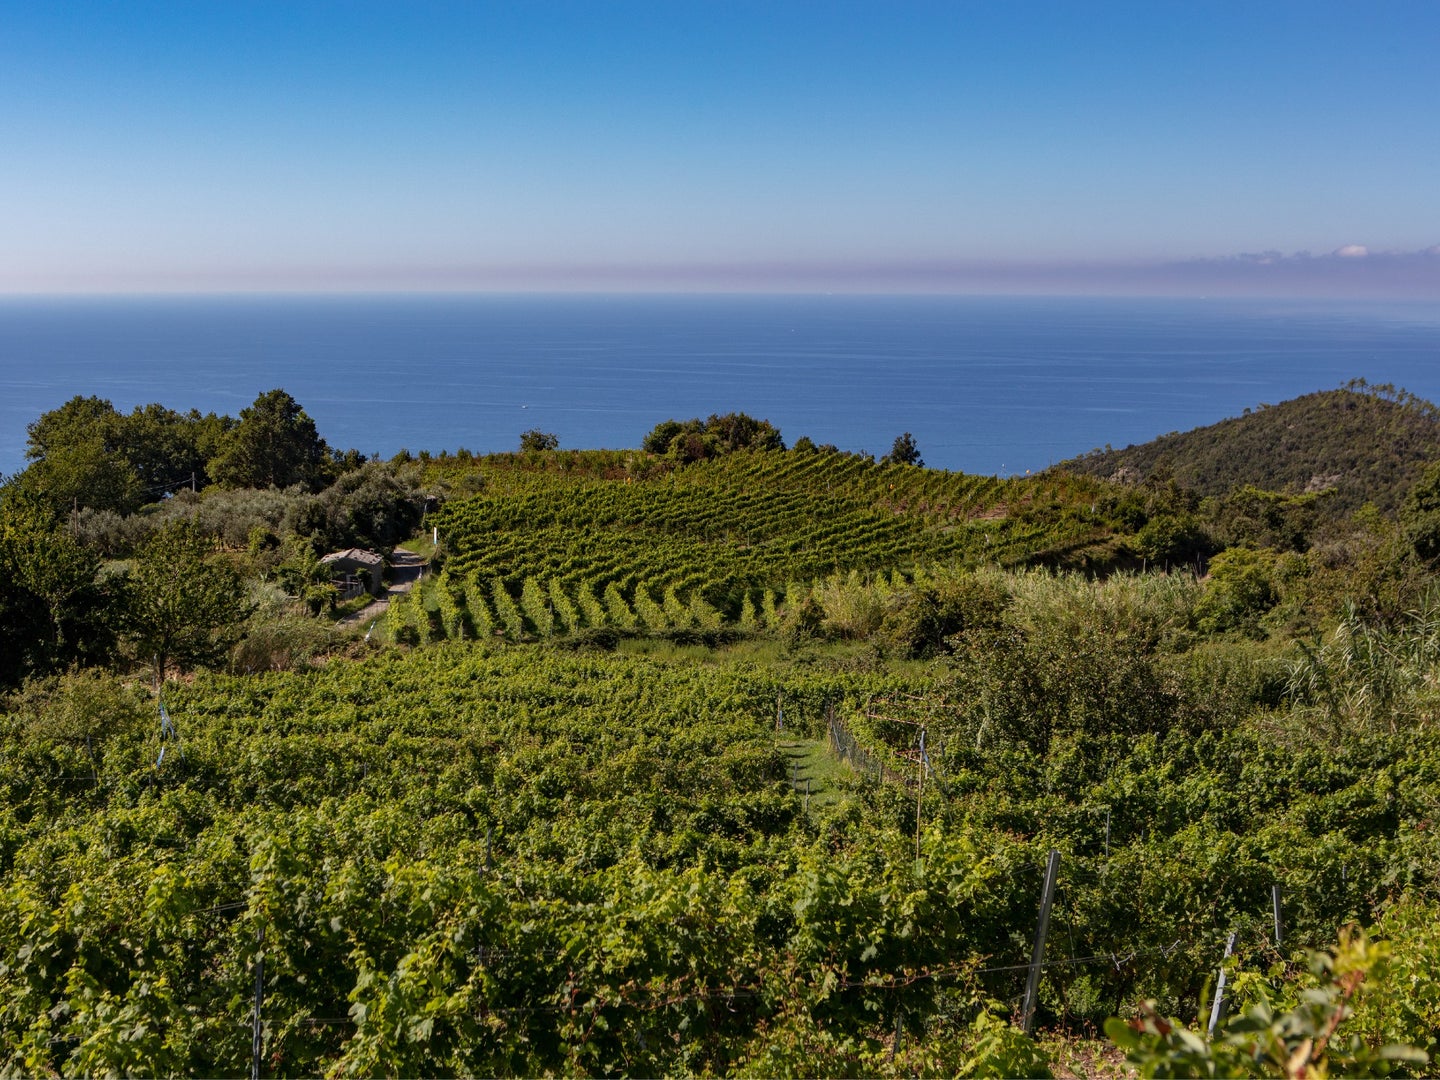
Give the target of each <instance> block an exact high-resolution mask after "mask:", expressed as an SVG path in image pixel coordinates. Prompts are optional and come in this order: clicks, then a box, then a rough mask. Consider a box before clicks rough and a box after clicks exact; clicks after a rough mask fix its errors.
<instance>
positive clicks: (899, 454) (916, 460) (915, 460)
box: [881, 431, 925, 468]
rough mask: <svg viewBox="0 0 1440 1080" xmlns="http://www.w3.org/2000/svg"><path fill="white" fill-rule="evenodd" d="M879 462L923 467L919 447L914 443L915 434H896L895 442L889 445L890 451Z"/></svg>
mask: <svg viewBox="0 0 1440 1080" xmlns="http://www.w3.org/2000/svg"><path fill="white" fill-rule="evenodd" d="M881 463H882V464H885V463H889V464H891V465H915V466H918V467H921V468H923V467H924V465H925V462H924V461H922V460H921V459H920V448H919V447H918V446H916V445H915V436H913V435H911V434H910V432H908V431H907V432H905V434H904V435H899V436H896V438H895V442H894V444H893V445H891V447H890V453H889V454H887V455H886V456H885V457H884V458H882V459H881Z"/></svg>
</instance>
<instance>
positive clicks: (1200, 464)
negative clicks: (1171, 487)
mask: <svg viewBox="0 0 1440 1080" xmlns="http://www.w3.org/2000/svg"><path fill="white" fill-rule="evenodd" d="M1437 458H1440V412H1437V410H1436V408H1435V406H1434V405H1432V404H1430V403H1429V402H1428V401H1423V400H1421V399H1420V398H1417V397H1415V396H1414V395H1412V394H1409V393H1406V392H1405V391H1403V390H1397V389H1395V388H1394V387H1391V386H1371V385H1368V384H1367V383H1365V382H1364V381H1363V380H1356V381H1354V382H1352V383H1350V384H1348V385H1347V386H1344V387H1342V388H1340V389H1338V390H1324V391H1320V392H1318V393H1314V394H1305V395H1304V396H1302V397H1298V398H1294V399H1293V400H1291V401H1285V402H1281V403H1280V404H1278V405H1266V404H1262V405H1260V406H1259V407H1258V408H1255V409H1253V410H1252V409H1247V410H1245V413H1244V415H1242V416H1236V417H1231V418H1230V419H1228V420H1221V421H1220V422H1219V423H1218V424H1210V425H1209V426H1207V427H1201V428H1196V429H1194V430H1193V431H1184V432H1171V433H1170V434H1168V435H1162V436H1160V437H1159V438H1158V439H1152V440H1151V441H1150V442H1147V443H1142V444H1140V445H1139V446H1127V447H1126V448H1125V449H1123V450H1111V449H1108V448H1107V449H1105V450H1095V451H1091V452H1090V453H1088V454H1084V455H1082V456H1081V457H1078V458H1074V459H1072V460H1070V461H1066V462H1062V463H1061V465H1060V466H1059V467H1060V468H1062V469H1066V470H1069V471H1072V472H1078V473H1084V474H1086V475H1090V476H1094V477H1099V478H1102V479H1107V480H1118V481H1129V482H1133V483H1141V482H1143V481H1144V480H1146V479H1147V478H1149V477H1152V476H1156V475H1160V476H1165V477H1170V478H1174V479H1175V480H1176V481H1177V482H1178V483H1179V484H1181V485H1182V486H1183V487H1187V488H1191V489H1193V490H1195V491H1197V492H1198V493H1200V494H1202V495H1223V494H1226V493H1227V492H1230V491H1233V490H1235V489H1236V488H1239V487H1243V486H1245V485H1253V486H1255V487H1259V488H1265V489H1267V490H1271V491H1286V492H1291V493H1296V494H1299V493H1305V492H1321V491H1326V492H1330V493H1331V495H1330V497H1329V498H1328V499H1327V500H1326V502H1327V504H1328V508H1329V510H1330V512H1331V513H1332V514H1343V513H1349V512H1350V511H1353V510H1356V509H1358V508H1359V507H1361V506H1363V505H1364V504H1365V503H1367V502H1369V503H1373V504H1374V505H1375V506H1376V507H1378V508H1379V509H1381V510H1383V511H1387V512H1392V511H1394V510H1395V509H1397V508H1398V507H1399V505H1400V502H1401V500H1402V499H1403V498H1404V495H1405V492H1406V491H1407V490H1408V489H1409V487H1410V486H1411V485H1412V484H1413V483H1414V482H1415V481H1416V480H1417V479H1418V478H1419V475H1420V472H1421V470H1422V469H1423V468H1424V466H1425V464H1426V463H1427V462H1429V461H1433V460H1435V459H1437Z"/></svg>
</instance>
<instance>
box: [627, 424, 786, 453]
mask: <svg viewBox="0 0 1440 1080" xmlns="http://www.w3.org/2000/svg"><path fill="white" fill-rule="evenodd" d="M640 445H641V447H642V449H644V450H645V451H646V452H647V453H651V454H664V455H666V456H667V457H669V458H670V459H671V460H673V461H674V462H676V463H677V464H682V465H686V464H689V463H691V462H693V461H702V460H704V459H706V458H713V457H719V456H720V455H722V454H731V453H734V452H735V451H736V450H784V449H785V443H784V442H783V441H782V440H781V438H780V430H779V429H778V428H776V427H774V426H773V425H772V424H771V423H770V421H768V420H756V419H755V418H754V417H752V416H747V415H746V414H745V413H726V414H725V415H724V416H717V415H714V414H712V415H711V416H710V417H709V419H706V420H701V419H699V418H698V417H697V418H696V419H694V420H684V421H681V420H665V421H662V422H661V423H659V424H656V425H655V427H654V428H653V429H652V430H651V431H650V433H649V434H648V435H646V436H645V438H644V440H643V441H642V442H641V444H640Z"/></svg>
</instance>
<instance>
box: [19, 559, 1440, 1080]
mask: <svg viewBox="0 0 1440 1080" xmlns="http://www.w3.org/2000/svg"><path fill="white" fill-rule="evenodd" d="M1007 588H1008V590H1009V600H1008V607H1007V609H1006V616H1005V621H1004V623H1003V625H999V626H996V627H995V628H994V629H988V630H983V631H982V630H977V631H975V632H974V633H971V634H967V635H965V640H964V641H963V642H962V645H963V648H961V649H960V651H959V652H958V653H957V654H956V655H955V656H954V657H953V658H952V659H951V662H949V663H948V664H945V665H931V666H926V667H920V666H914V665H912V666H910V667H886V666H864V665H860V666H857V665H854V664H851V663H848V662H845V661H844V660H843V658H837V660H836V661H835V662H828V661H826V660H825V659H824V654H823V653H820V654H810V653H804V652H802V653H799V654H796V655H795V656H794V657H792V658H790V659H786V658H785V657H784V656H777V655H774V654H770V653H766V652H764V651H763V650H756V649H754V648H751V649H748V650H747V649H745V648H736V649H733V650H731V651H728V652H727V651H717V652H712V653H709V654H707V655H708V658H707V659H699V660H697V659H696V658H694V657H691V656H675V657H667V656H665V655H663V654H657V655H654V656H651V655H645V654H639V653H637V654H633V655H632V654H629V653H627V652H625V651H624V650H621V651H617V652H588V651H583V650H582V651H578V652H576V651H568V652H567V651H561V650H556V649H554V648H553V647H550V646H546V645H534V644H532V645H518V646H517V645H510V644H505V643H502V642H499V641H495V642H493V643H465V644H461V643H451V644H442V645H434V646H430V647H427V648H423V649H416V650H413V651H405V652H399V651H394V650H385V651H382V652H379V653H377V654H375V655H373V656H370V657H368V658H365V659H363V660H358V661H340V660H335V661H332V662H331V663H329V664H328V665H326V666H325V667H323V668H321V669H319V670H315V671H311V672H306V673H280V674H270V675H256V676H248V677H228V676H205V677H202V678H199V679H197V680H196V681H195V682H194V683H193V684H188V685H172V686H170V687H169V688H168V689H167V691H166V697H165V712H164V715H163V717H162V716H161V715H158V714H157V712H156V710H155V704H154V700H153V698H151V697H149V696H148V695H145V694H143V693H142V692H141V691H139V690H137V689H135V688H124V687H121V686H120V685H119V684H118V683H116V682H114V681H113V680H112V679H110V678H108V677H105V676H100V675H76V676H68V677H65V678H63V679H60V680H58V681H54V682H51V683H48V684H44V685H36V686H33V687H31V688H30V689H29V690H28V691H27V692H26V693H24V694H22V695H20V696H19V697H17V698H16V699H14V700H13V701H12V703H11V707H10V708H9V710H8V711H7V713H6V714H5V720H4V722H5V724H6V726H7V730H6V732H5V746H6V747H7V751H6V754H5V757H4V760H3V762H0V791H3V806H4V817H3V820H0V858H3V859H4V866H5V877H4V882H5V884H4V887H3V892H0V935H3V941H0V956H3V957H5V960H4V964H3V966H0V1040H3V1042H0V1046H3V1054H4V1058H3V1060H4V1068H5V1070H6V1071H7V1072H19V1073H25V1074H36V1073H48V1072H52V1071H53V1072H61V1073H67V1074H68V1073H112V1072H144V1073H194V1074H205V1075H214V1074H235V1073H239V1072H243V1071H244V1069H245V1068H246V1067H247V1066H248V1064H249V1062H250V1061H251V1051H252V1025H253V1023H254V1019H255V1017H256V1016H257V1015H258V1016H259V1018H260V1037H259V1040H260V1041H259V1045H260V1047H261V1048H262V1058H261V1065H260V1069H261V1071H262V1072H263V1073H264V1074H266V1075H292V1074H304V1075H314V1074H320V1073H324V1074H328V1075H350V1074H365V1075H372V1074H387V1075H420V1074H437V1073H438V1074H465V1075H535V1074H540V1073H567V1074H585V1075H591V1074H610V1073H640V1074H646V1075H658V1074H673V1073H677V1072H683V1073H700V1072H714V1073H742V1074H758V1075H774V1074H777V1073H791V1072H801V1073H808V1074H826V1075H842V1074H843V1075H851V1074H871V1073H894V1074H897V1075H898V1074H905V1075H909V1074H910V1073H915V1072H919V1073H926V1074H932V1073H937V1072H943V1073H956V1072H963V1073H969V1072H978V1073H982V1074H984V1073H987V1072H988V1073H991V1074H994V1073H997V1072H998V1073H1000V1074H1006V1073H1007V1072H1009V1073H1011V1074H1013V1071H1014V1070H1016V1069H1025V1070H1032V1069H1034V1070H1038V1069H1043V1068H1044V1059H1043V1056H1040V1057H1034V1056H1033V1055H1034V1054H1035V1053H1038V1051H1035V1050H1034V1049H1033V1044H1029V1043H1028V1040H1024V1039H1023V1037H1022V1036H1020V1035H1019V1034H1018V1033H1016V1032H1014V1030H1013V1029H1011V1028H1008V1027H1007V1026H1006V1024H1005V1023H1004V1019H1003V1018H1005V1017H1008V1016H1010V1015H1012V1014H1013V1013H1014V1012H1015V1010H1016V1009H1017V1008H1018V1005H1019V1002H1020V998H1021V995H1022V993H1023V990H1024V985H1025V977H1026V968H1027V962H1028V960H1029V959H1030V957H1029V949H1030V939H1031V936H1032V935H1033V934H1034V932H1035V918H1036V907H1037V899H1038V896H1039V892H1040V889H1041V885H1042V876H1043V873H1044V868H1045V864H1046V858H1047V852H1049V851H1051V850H1056V851H1059V852H1061V853H1062V855H1063V863H1062V867H1063V869H1062V871H1061V874H1060V879H1059V887H1058V892H1057V896H1056V901H1055V913H1054V916H1053V926H1052V931H1051V953H1050V955H1051V957H1052V962H1051V963H1049V964H1048V965H1047V966H1046V968H1045V969H1044V978H1043V979H1042V980H1041V982H1040V984H1039V990H1040V993H1039V1004H1038V1011H1039V1014H1040V1016H1039V1018H1040V1021H1041V1024H1042V1026H1054V1025H1061V1026H1069V1027H1071V1028H1072V1029H1080V1028H1083V1027H1084V1026H1085V1025H1091V1026H1092V1028H1093V1027H1094V1026H1097V1025H1099V1024H1100V1023H1101V1022H1102V1021H1103V1020H1104V1019H1105V1017H1107V1016H1110V1015H1113V1014H1116V1013H1120V1014H1125V1013H1127V1012H1131V1011H1133V1009H1134V1007H1135V1004H1136V1003H1137V1002H1139V1001H1142V1000H1145V999H1152V1000H1154V1001H1156V1002H1157V1004H1158V1007H1159V1008H1160V1009H1161V1010H1162V1011H1164V1012H1167V1013H1172V1014H1174V1013H1180V1014H1186V1013H1189V1014H1191V1015H1193V1014H1194V1013H1195V1012H1196V1004H1195V1002H1196V1001H1197V999H1198V998H1199V996H1200V994H1201V992H1202V990H1203V989H1204V988H1205V987H1207V986H1208V985H1209V983H1210V982H1211V980H1212V979H1213V976H1214V973H1215V971H1216V970H1217V968H1218V965H1219V959H1220V957H1221V955H1222V951H1223V948H1224V945H1225V942H1226V940H1227V937H1228V935H1229V934H1231V933H1236V934H1237V944H1236V950H1235V952H1236V955H1235V959H1234V960H1233V961H1232V963H1233V964H1235V965H1236V968H1235V970H1236V971H1237V972H1239V973H1240V974H1241V975H1242V976H1243V977H1242V978H1241V981H1240V983H1239V984H1238V985H1239V987H1240V988H1241V989H1240V990H1238V991H1237V993H1240V992H1244V993H1250V994H1252V995H1253V994H1254V993H1256V992H1257V987H1264V986H1267V985H1268V986H1270V987H1271V988H1272V989H1271V991H1270V992H1271V993H1281V994H1282V995H1283V994H1284V993H1286V992H1291V993H1296V994H1298V993H1299V992H1300V991H1301V989H1303V986H1304V985H1305V984H1304V983H1303V980H1301V981H1297V976H1296V975H1295V972H1298V971H1303V966H1297V965H1296V964H1295V963H1294V961H1295V960H1296V959H1297V958H1298V957H1302V956H1303V955H1304V950H1305V949H1306V948H1307V947H1311V948H1313V947H1320V946H1324V945H1326V944H1327V943H1333V942H1334V941H1335V939H1336V934H1337V932H1338V930H1339V928H1341V927H1342V926H1344V925H1345V924H1346V923H1348V922H1349V921H1351V920H1356V919H1358V920H1361V921H1362V922H1364V923H1366V924H1368V925H1371V926H1374V927H1376V928H1377V932H1379V933H1383V934H1387V935H1388V937H1389V939H1390V940H1391V942H1392V945H1391V946H1390V947H1392V948H1393V952H1394V955H1393V957H1392V959H1391V961H1390V963H1391V965H1392V967H1393V968H1394V969H1395V971H1396V972H1397V973H1398V977H1399V978H1400V980H1401V983H1402V984H1403V981H1404V979H1407V978H1408V979H1410V980H1411V984H1410V985H1411V987H1412V989H1411V990H1409V991H1406V992H1402V993H1399V994H1397V995H1389V996H1385V995H1381V994H1378V993H1377V994H1376V995H1375V996H1373V997H1371V998H1368V999H1366V1001H1365V1003H1364V1005H1363V1008H1362V1009H1361V1010H1360V1011H1359V1012H1358V1013H1357V1015H1356V1019H1355V1021H1354V1022H1355V1024H1357V1025H1360V1026H1361V1027H1362V1028H1363V1030H1364V1031H1365V1032H1367V1033H1368V1034H1369V1035H1371V1036H1373V1037H1374V1038H1377V1039H1389V1038H1394V1037H1397V1036H1398V1037H1403V1039H1404V1040H1405V1041H1409V1042H1412V1043H1416V1044H1420V1045H1424V1044H1425V1042H1426V1039H1427V1038H1429V1037H1431V1036H1432V1035H1433V1032H1434V1031H1435V1025H1436V1022H1437V1019H1440V1017H1437V1015H1436V1011H1437V1006H1436V1001H1437V1000H1440V998H1436V997H1431V996H1427V995H1428V990H1426V989H1424V988H1425V987H1427V986H1433V979H1434V975H1433V973H1434V971H1435V970H1437V968H1436V964H1437V963H1440V935H1437V934H1436V933H1435V932H1434V926H1435V925H1436V922H1437V920H1436V915H1437V914H1440V908H1437V901H1440V896H1437V887H1436V874H1435V867H1436V866H1437V865H1440V850H1437V843H1436V840H1435V834H1434V830H1433V829H1432V828H1431V823H1432V820H1433V818H1434V815H1435V813H1436V809H1437V806H1440V803H1437V792H1440V745H1437V740H1436V738H1435V736H1434V735H1433V733H1432V732H1431V731H1430V730H1429V727H1428V725H1427V724H1417V723H1413V722H1405V721H1406V718H1407V717H1410V718H1413V717H1414V716H1417V715H1421V714H1422V713H1423V710H1424V709H1425V708H1426V707H1428V706H1426V705H1425V702H1426V701H1428V698H1427V697H1426V694H1427V693H1428V691H1427V690H1426V688H1425V684H1424V679H1423V678H1418V677H1417V678H1418V681H1417V682H1416V683H1414V684H1413V686H1411V687H1409V688H1407V687H1406V686H1400V687H1392V688H1391V693H1390V695H1389V697H1388V698H1387V702H1388V703H1387V704H1386V705H1385V708H1386V709H1388V710H1389V711H1388V712H1379V713H1373V714H1367V717H1365V718H1356V717H1352V718H1351V719H1350V720H1349V721H1348V722H1346V723H1344V724H1341V725H1340V726H1338V727H1336V726H1330V725H1331V724H1332V722H1333V720H1334V718H1328V719H1327V714H1325V712H1324V709H1325V705H1324V702H1323V700H1322V699H1315V698H1311V697H1308V696H1307V695H1306V692H1305V691H1304V690H1303V688H1302V687H1301V686H1300V684H1299V682H1296V681H1294V680H1293V679H1292V677H1291V674H1290V673H1289V671H1288V669H1286V668H1284V667H1283V665H1282V664H1280V662H1278V661H1276V660H1274V659H1273V658H1266V657H1265V656H1264V655H1261V654H1256V653H1254V652H1253V651H1251V650H1247V649H1228V650H1227V649H1215V648H1211V647H1199V646H1192V644H1190V643H1188V642H1187V641H1185V640H1183V639H1182V638H1177V637H1175V636H1174V635H1173V634H1172V633H1171V631H1172V630H1174V628H1175V627H1176V626H1177V625H1179V624H1180V623H1183V620H1184V616H1185V612H1186V610H1187V609H1188V607H1189V606H1190V605H1192V604H1193V603H1194V602H1195V599H1196V596H1197V593H1198V589H1197V587H1196V586H1195V585H1194V584H1193V583H1189V582H1187V581H1185V580H1183V579H1176V578H1161V577H1151V578H1136V579H1116V580H1115V581H1112V582H1111V583H1109V584H1107V585H1104V586H1097V585H1092V584H1088V583H1085V582H1082V581H1078V580H1076V579H1069V578H1055V577H1051V576H1048V575H1044V574H1040V575H1036V574H1030V575H1020V576H1011V577H1010V578H1008V579H1007ZM1358 632H1359V631H1356V633H1358ZM1433 633H1434V630H1432V629H1430V628H1428V627H1424V626H1419V627H1416V628H1414V629H1412V630H1408V631H1402V632H1399V636H1397V637H1396V638H1395V639H1394V641H1392V642H1391V645H1392V646H1395V647H1398V643H1399V642H1401V641H1404V640H1412V639H1419V638H1424V637H1425V635H1428V634H1433ZM1422 651H1423V650H1422ZM1315 662H1316V663H1318V664H1322V665H1323V664H1329V665H1331V667H1330V669H1328V670H1329V678H1330V682H1331V684H1332V685H1334V686H1337V687H1344V686H1346V685H1347V684H1346V683H1345V680H1346V679H1350V680H1352V682H1353V680H1355V679H1358V678H1361V675H1360V674H1358V673H1356V672H1354V671H1350V669H1347V668H1343V666H1342V665H1341V663H1340V658H1338V657H1337V656H1326V655H1324V654H1317V656H1316V659H1315ZM1347 671H1349V674H1345V672H1347ZM1292 683H1293V685H1292ZM1349 689H1350V690H1358V689H1359V687H1358V685H1352V686H1350V687H1349ZM1372 700H1373V694H1372ZM1414 710H1421V712H1418V713H1417V712H1415V711H1414ZM1362 719H1363V722H1362ZM837 729H839V730H843V731H844V732H845V733H846V738H847V739H848V741H849V744H850V749H851V751H852V753H851V760H852V764H851V765H849V766H846V765H840V764H837V765H836V771H834V772H833V773H832V777H833V778H832V779H831V780H829V781H827V783H828V784H829V790H828V791H827V792H826V795H827V797H826V798H825V799H819V798H816V799H814V800H813V801H812V800H811V798H810V795H811V794H812V793H811V791H810V781H809V780H808V779H807V780H805V781H804V782H803V784H802V783H801V782H800V781H799V778H798V774H797V772H796V766H795V765H794V763H793V760H792V759H790V758H787V756H786V755H787V749H786V748H787V747H794V746H797V745H799V746H814V747H817V750H816V751H815V752H816V753H820V754H825V753H833V751H825V750H824V749H823V747H824V745H825V744H826V743H827V742H828V743H831V744H833V743H834V732H835V731H836V730H837ZM921 731H924V732H925V733H926V735H927V738H928V742H927V743H926V746H927V748H928V749H927V752H926V756H925V757H924V758H921V757H920V756H919V755H918V752H917V747H918V746H919V745H920V744H919V742H918V738H919V733H920V732H921ZM855 750H859V751H861V752H860V753H854V752H853V751H855ZM837 762H838V759H837ZM1276 885H1279V886H1281V887H1282V889H1283V894H1284V898H1285V899H1284V903H1285V923H1286V927H1285V938H1284V942H1283V944H1280V943H1277V941H1276V940H1275V938H1274V936H1273V935H1272V933H1271V930H1270V919H1271V910H1270V902H1271V896H1272V891H1273V889H1274V887H1275V886H1276ZM1246 972H1249V974H1248V975H1245V973H1246ZM1287 972H1288V973H1289V974H1286V973H1287ZM1246 979H1248V980H1249V981H1248V982H1247V981H1245V980H1246ZM1266 980H1268V982H1267V981H1266ZM1415 980H1419V981H1418V982H1416V981H1415ZM1427 980H1428V981H1427ZM1377 985H1378V984H1377ZM1246 987H1248V990H1245V988H1246ZM1277 988H1278V989H1277ZM1287 988H1289V989H1288V990H1287ZM996 1025H998V1027H997V1026H996ZM1016 1039H1020V1040H1022V1042H1023V1043H1024V1046H1029V1047H1031V1049H1030V1050H1029V1051H1025V1052H1028V1053H1030V1054H1031V1055H1032V1056H1031V1057H1024V1056H1023V1054H1022V1056H1021V1057H1019V1058H1017V1057H1015V1056H1014V1055H1015V1054H1017V1053H1021V1052H1022V1050H1024V1047H1023V1046H1021V1045H1020V1044H1017V1043H1016V1042H1015V1041H1014V1040H1016ZM987 1055H989V1056H987ZM1017 1062H1019V1064H1017ZM1027 1063H1028V1064H1027Z"/></svg>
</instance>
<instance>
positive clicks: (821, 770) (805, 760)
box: [779, 739, 850, 810]
mask: <svg viewBox="0 0 1440 1080" xmlns="http://www.w3.org/2000/svg"><path fill="white" fill-rule="evenodd" d="M779 746H780V751H781V753H783V754H784V755H785V757H786V760H787V761H788V762H789V768H790V784H791V786H792V787H793V788H794V789H795V792H796V794H798V795H800V796H802V797H803V796H804V795H805V793H806V791H807V785H808V791H809V794H810V807H811V809H812V810H813V809H818V808H820V807H824V806H834V805H835V804H836V803H838V802H839V801H840V800H841V798H842V795H841V791H840V780H841V778H842V777H847V776H849V775H850V769H849V767H848V766H846V765H845V763H844V762H842V761H840V760H839V759H838V758H836V757H835V755H834V754H832V753H830V747H829V746H828V745H827V744H826V742H825V740H824V739H782V740H780V743H779Z"/></svg>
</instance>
